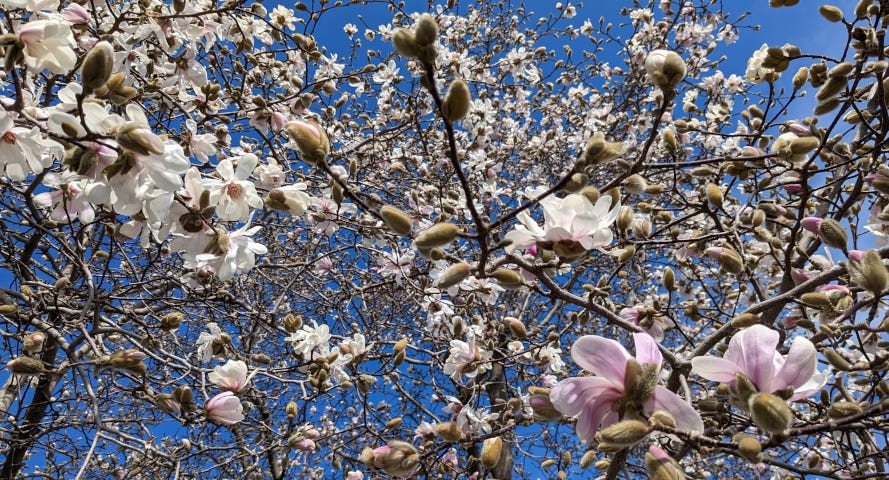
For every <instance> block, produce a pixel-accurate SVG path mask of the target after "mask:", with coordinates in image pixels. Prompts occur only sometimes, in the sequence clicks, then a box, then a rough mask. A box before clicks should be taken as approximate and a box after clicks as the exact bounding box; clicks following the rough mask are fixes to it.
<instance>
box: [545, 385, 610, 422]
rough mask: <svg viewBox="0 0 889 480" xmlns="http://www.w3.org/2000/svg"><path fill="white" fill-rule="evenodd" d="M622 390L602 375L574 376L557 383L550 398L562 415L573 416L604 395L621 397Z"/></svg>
mask: <svg viewBox="0 0 889 480" xmlns="http://www.w3.org/2000/svg"><path fill="white" fill-rule="evenodd" d="M621 395H622V392H621V391H619V390H618V389H616V388H615V387H614V385H613V384H612V383H611V382H609V381H608V380H606V379H604V378H601V377H573V378H568V379H565V380H562V381H561V382H559V383H557V384H556V385H555V386H554V387H553V388H552V391H551V392H550V395H549V399H550V401H551V402H553V406H554V407H556V410H558V411H559V412H560V413H561V414H562V415H566V416H569V417H573V416H575V415H577V414H579V413H580V412H581V411H583V409H584V408H586V405H587V403H589V402H590V401H591V400H595V399H596V398H601V397H603V396H616V397H620V396H621Z"/></svg>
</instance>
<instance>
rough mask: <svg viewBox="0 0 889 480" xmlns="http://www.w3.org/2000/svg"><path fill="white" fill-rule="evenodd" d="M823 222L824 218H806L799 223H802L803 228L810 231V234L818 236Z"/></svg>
mask: <svg viewBox="0 0 889 480" xmlns="http://www.w3.org/2000/svg"><path fill="white" fill-rule="evenodd" d="M823 221H824V219H823V218H819V217H806V218H804V219H802V220H800V222H799V223H800V225H802V227H803V228H805V229H806V230H808V231H810V232H812V233H814V234H817V233H818V227H820V226H821V222H823Z"/></svg>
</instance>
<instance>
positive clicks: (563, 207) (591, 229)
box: [506, 192, 620, 260]
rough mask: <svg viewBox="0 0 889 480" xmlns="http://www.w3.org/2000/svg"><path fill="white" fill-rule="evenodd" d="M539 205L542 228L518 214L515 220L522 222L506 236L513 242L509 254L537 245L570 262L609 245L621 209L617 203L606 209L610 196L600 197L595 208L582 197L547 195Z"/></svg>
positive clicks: (524, 214)
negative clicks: (541, 210) (592, 250)
mask: <svg viewBox="0 0 889 480" xmlns="http://www.w3.org/2000/svg"><path fill="white" fill-rule="evenodd" d="M532 194H533V192H532ZM540 205H541V206H542V207H543V219H544V227H543V228H541V227H540V225H538V224H537V222H535V221H534V219H533V218H531V216H530V215H528V214H527V213H526V212H522V213H519V214H518V216H517V218H518V219H519V222H521V223H520V224H518V225H516V227H515V230H513V231H511V232H509V233H507V234H506V238H507V239H508V240H511V241H512V244H511V245H509V246H508V247H507V250H508V251H509V252H512V251H514V250H516V249H524V248H528V247H531V246H534V245H540V246H542V247H543V248H551V249H553V251H555V253H556V254H557V255H559V256H560V257H562V258H563V259H566V260H573V259H577V258H578V257H580V256H581V255H582V254H583V253H584V252H586V251H587V250H591V249H593V248H599V247H604V246H606V245H608V244H610V243H611V240H612V238H613V235H612V233H611V230H610V228H609V227H611V224H612V223H614V221H615V220H616V219H617V214H618V211H619V210H620V204H617V205H615V206H614V208H611V209H610V210H609V207H611V196H609V195H602V196H601V197H600V198H599V200H598V201H597V202H596V204H595V205H593V204H592V203H590V201H589V200H588V199H587V198H586V197H584V196H583V195H578V194H571V195H568V196H566V197H565V198H557V197H555V196H550V197H547V198H545V199H543V200H541V201H540Z"/></svg>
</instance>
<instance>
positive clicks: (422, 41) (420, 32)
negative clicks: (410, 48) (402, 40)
mask: <svg viewBox="0 0 889 480" xmlns="http://www.w3.org/2000/svg"><path fill="white" fill-rule="evenodd" d="M436 38H438V22H436V21H435V17H433V16H432V15H429V14H428V13H424V14H422V15H420V18H419V19H418V20H417V24H416V25H415V26H414V40H415V41H416V42H417V45H418V46H420V47H425V46H428V45H432V43H433V42H435V39H436Z"/></svg>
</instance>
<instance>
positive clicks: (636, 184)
mask: <svg viewBox="0 0 889 480" xmlns="http://www.w3.org/2000/svg"><path fill="white" fill-rule="evenodd" d="M623 187H624V189H626V191H627V192H629V193H631V194H633V195H639V194H641V193H644V192H645V188H646V187H648V182H646V181H645V178H643V177H642V175H639V174H638V173H634V174H632V175H630V176H629V177H627V178H625V179H624V181H623Z"/></svg>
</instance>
